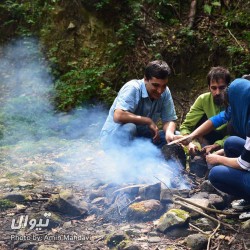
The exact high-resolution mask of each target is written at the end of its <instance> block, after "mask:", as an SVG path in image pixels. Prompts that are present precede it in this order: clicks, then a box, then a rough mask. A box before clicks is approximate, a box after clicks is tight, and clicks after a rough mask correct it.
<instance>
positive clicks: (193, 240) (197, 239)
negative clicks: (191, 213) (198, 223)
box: [186, 234, 208, 250]
mask: <svg viewBox="0 0 250 250" xmlns="http://www.w3.org/2000/svg"><path fill="white" fill-rule="evenodd" d="M186 241H187V246H188V247H190V248H191V250H203V249H206V245H207V242H208V238H207V236H205V235H203V234H192V235H189V236H188V237H187V239H186Z"/></svg>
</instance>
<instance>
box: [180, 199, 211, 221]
mask: <svg viewBox="0 0 250 250" xmlns="http://www.w3.org/2000/svg"><path fill="white" fill-rule="evenodd" d="M186 200H187V201H190V202H192V203H194V204H197V205H200V206H202V207H205V208H208V207H210V203H209V200H208V199H205V198H203V199H196V198H187V199H186ZM182 202H183V203H185V201H182ZM185 204H186V205H187V206H189V207H190V209H189V208H187V207H184V208H185V209H186V210H187V211H189V212H190V216H191V217H192V218H196V217H199V216H201V215H200V213H198V212H196V211H194V210H192V208H194V209H195V210H198V211H200V212H206V211H204V210H203V209H202V208H199V207H197V206H195V205H191V204H189V203H185Z"/></svg>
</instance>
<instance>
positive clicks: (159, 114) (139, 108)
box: [101, 79, 177, 136]
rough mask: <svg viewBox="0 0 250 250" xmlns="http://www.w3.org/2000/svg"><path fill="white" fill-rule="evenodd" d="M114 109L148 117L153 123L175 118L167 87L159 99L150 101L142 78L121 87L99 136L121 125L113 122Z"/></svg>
mask: <svg viewBox="0 0 250 250" xmlns="http://www.w3.org/2000/svg"><path fill="white" fill-rule="evenodd" d="M116 109H121V110H125V111H128V112H131V113H133V114H135V115H140V116H144V117H149V118H151V119H152V120H153V121H154V122H155V123H156V122H158V121H159V120H160V119H161V120H162V123H163V124H164V123H165V122H168V121H173V120H176V119H177V116H176V112H175V108H174V103H173V99H172V96H171V93H170V90H169V88H166V90H165V91H164V92H163V93H162V95H161V97H160V98H159V99H157V100H153V101H152V100H151V99H150V98H149V95H148V92H147V89H146V85H145V83H144V80H143V79H142V80H131V81H129V82H127V83H126V84H125V85H124V86H123V87H122V88H121V90H120V91H119V93H118V95H117V97H116V99H115V100H114V103H113V105H112V106H111V108H110V110H109V114H108V117H107V119H106V122H105V124H104V126H103V128H102V131H101V136H102V135H104V134H105V135H107V134H112V132H113V131H115V130H117V129H118V128H119V126H121V124H120V123H116V122H114V111H115V110H116ZM138 127H140V128H143V127H145V129H148V127H147V126H145V125H138Z"/></svg>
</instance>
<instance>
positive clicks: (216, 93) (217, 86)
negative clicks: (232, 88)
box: [209, 79, 227, 105]
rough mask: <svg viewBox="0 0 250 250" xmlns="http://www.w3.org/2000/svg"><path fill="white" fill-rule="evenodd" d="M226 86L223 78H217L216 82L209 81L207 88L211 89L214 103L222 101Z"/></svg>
mask: <svg viewBox="0 0 250 250" xmlns="http://www.w3.org/2000/svg"><path fill="white" fill-rule="evenodd" d="M226 88H227V84H226V83H225V81H224V80H223V79H219V81H218V82H216V81H211V82H210V86H209V90H210V91H211V94H212V96H213V100H214V103H215V104H216V105H222V104H223V101H224V95H223V93H224V91H225V89H226Z"/></svg>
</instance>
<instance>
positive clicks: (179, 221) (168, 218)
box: [157, 209, 190, 233]
mask: <svg viewBox="0 0 250 250" xmlns="http://www.w3.org/2000/svg"><path fill="white" fill-rule="evenodd" d="M189 219H190V216H189V213H188V212H186V211H184V210H181V209H170V210H169V211H168V212H167V213H165V214H164V215H162V216H161V218H160V219H159V221H158V224H157V230H159V231H160V232H162V233H164V232H165V231H166V230H167V229H171V228H173V227H176V226H182V225H185V224H187V222H188V220H189Z"/></svg>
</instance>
